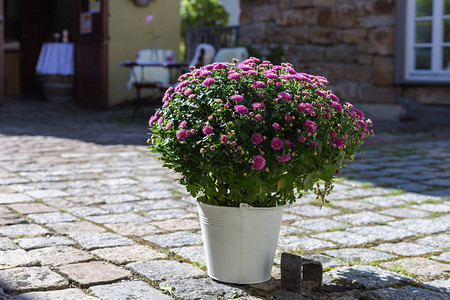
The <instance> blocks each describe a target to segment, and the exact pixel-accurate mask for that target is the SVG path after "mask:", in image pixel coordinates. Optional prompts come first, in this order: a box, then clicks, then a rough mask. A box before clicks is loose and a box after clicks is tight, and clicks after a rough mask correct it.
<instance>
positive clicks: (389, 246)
mask: <svg viewBox="0 0 450 300" xmlns="http://www.w3.org/2000/svg"><path fill="white" fill-rule="evenodd" d="M373 249H376V250H380V251H385V252H390V253H394V254H397V255H403V256H415V255H423V254H427V253H433V252H439V251H440V249H438V248H434V247H430V246H425V245H419V244H414V243H408V242H399V243H384V244H380V245H378V246H375V247H373Z"/></svg>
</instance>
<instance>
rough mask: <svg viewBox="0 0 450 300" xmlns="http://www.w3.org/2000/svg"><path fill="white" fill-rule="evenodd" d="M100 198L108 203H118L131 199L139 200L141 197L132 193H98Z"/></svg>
mask: <svg viewBox="0 0 450 300" xmlns="http://www.w3.org/2000/svg"><path fill="white" fill-rule="evenodd" d="M95 197H96V198H98V199H101V200H102V201H103V202H105V203H108V204H117V203H123V202H131V201H137V200H140V199H141V198H139V197H137V196H135V195H130V194H119V195H98V196H95Z"/></svg>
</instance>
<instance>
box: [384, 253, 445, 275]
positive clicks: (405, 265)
mask: <svg viewBox="0 0 450 300" xmlns="http://www.w3.org/2000/svg"><path fill="white" fill-rule="evenodd" d="M381 267H383V268H386V269H394V270H395V268H396V267H401V268H402V269H403V270H406V272H408V274H414V275H415V276H418V277H419V278H421V279H422V280H429V279H430V278H439V277H441V276H443V274H448V273H450V265H448V264H443V263H439V262H436V261H429V260H428V259H426V258H424V257H413V258H404V259H399V260H396V261H389V262H385V263H382V264H381Z"/></svg>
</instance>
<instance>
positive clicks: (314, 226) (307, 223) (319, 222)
mask: <svg viewBox="0 0 450 300" xmlns="http://www.w3.org/2000/svg"><path fill="white" fill-rule="evenodd" d="M291 225H292V226H298V227H301V228H305V229H309V230H312V231H327V230H330V229H335V228H345V227H348V225H347V224H344V223H341V222H337V221H333V220H330V219H326V218H317V219H309V220H301V221H296V222H294V223H292V224H291Z"/></svg>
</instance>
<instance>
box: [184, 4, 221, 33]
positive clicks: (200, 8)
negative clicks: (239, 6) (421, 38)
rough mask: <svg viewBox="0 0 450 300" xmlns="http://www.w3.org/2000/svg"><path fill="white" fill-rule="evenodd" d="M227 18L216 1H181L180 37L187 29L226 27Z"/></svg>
mask: <svg viewBox="0 0 450 300" xmlns="http://www.w3.org/2000/svg"><path fill="white" fill-rule="evenodd" d="M228 16H229V14H228V12H227V11H226V10H225V8H224V7H223V5H222V3H220V2H219V1H218V0H181V3H180V17H181V37H184V33H185V32H186V29H188V28H195V27H210V26H226V25H227V24H228Z"/></svg>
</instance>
